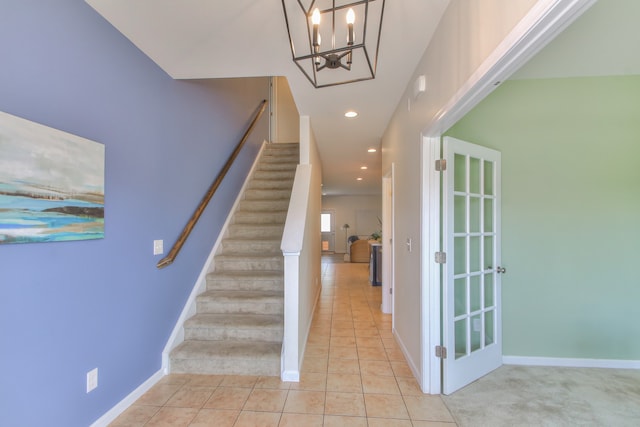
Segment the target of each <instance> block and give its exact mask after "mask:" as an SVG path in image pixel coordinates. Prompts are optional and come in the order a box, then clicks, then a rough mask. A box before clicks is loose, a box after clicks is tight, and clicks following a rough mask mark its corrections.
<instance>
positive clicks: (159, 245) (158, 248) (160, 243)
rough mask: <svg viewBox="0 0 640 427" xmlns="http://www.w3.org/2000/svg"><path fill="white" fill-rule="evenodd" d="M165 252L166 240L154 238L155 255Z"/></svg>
mask: <svg viewBox="0 0 640 427" xmlns="http://www.w3.org/2000/svg"><path fill="white" fill-rule="evenodd" d="M163 252H164V240H154V241H153V254H154V255H162V253H163Z"/></svg>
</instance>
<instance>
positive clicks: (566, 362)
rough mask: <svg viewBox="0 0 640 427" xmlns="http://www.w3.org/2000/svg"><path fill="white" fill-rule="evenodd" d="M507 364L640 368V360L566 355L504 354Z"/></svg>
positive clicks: (503, 357) (503, 360) (503, 358)
mask: <svg viewBox="0 0 640 427" xmlns="http://www.w3.org/2000/svg"><path fill="white" fill-rule="evenodd" d="M502 363H504V364H505V365H521V366H558V367H568V368H611V369H640V360H617V359H571V358H564V357H526V356H502Z"/></svg>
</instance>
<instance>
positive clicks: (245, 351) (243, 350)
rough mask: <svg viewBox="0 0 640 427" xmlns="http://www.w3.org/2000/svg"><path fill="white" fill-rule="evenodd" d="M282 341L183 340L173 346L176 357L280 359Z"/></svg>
mask: <svg viewBox="0 0 640 427" xmlns="http://www.w3.org/2000/svg"><path fill="white" fill-rule="evenodd" d="M281 348H282V343H273V342H266V341H256V342H244V341H196V340H194V341H185V342H183V343H182V344H180V345H179V346H178V347H176V348H175V350H174V351H173V356H174V357H175V358H176V359H181V358H185V357H189V358H195V359H206V358H216V357H233V358H238V359H248V360H257V359H259V358H260V357H263V356H271V357H276V358H277V359H278V360H280V350H281Z"/></svg>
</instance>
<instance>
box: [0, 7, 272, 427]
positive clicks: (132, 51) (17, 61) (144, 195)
mask: <svg viewBox="0 0 640 427" xmlns="http://www.w3.org/2000/svg"><path fill="white" fill-rule="evenodd" d="M212 60H213V58H212ZM267 94H268V82H267V79H250V80H236V79H231V80H218V81H174V80H172V79H171V78H169V77H168V76H167V75H166V74H165V73H164V72H163V71H162V70H161V69H159V68H158V67H157V66H156V65H155V64H154V63H153V62H152V61H151V60H149V59H148V58H147V57H146V56H145V55H144V54H142V53H141V52H140V51H139V50H137V48H135V47H134V46H133V45H132V44H131V43H130V42H129V41H128V40H127V39H126V38H124V37H123V36H122V35H121V34H120V33H118V32H117V31H116V30H115V29H114V28H113V27H111V26H110V25H109V24H108V23H107V22H105V21H104V20H103V19H102V18H101V17H100V16H99V15H98V14H96V13H95V12H94V11H93V9H91V8H90V7H89V6H88V5H87V4H86V3H84V2H83V1H81V0H49V1H41V0H4V1H3V2H2V4H1V5H0V110H1V111H4V112H7V113H10V114H13V115H16V116H19V117H23V118H26V119H29V120H33V121H35V122H38V123H42V124H45V125H47V126H51V127H54V128H57V129H60V130H63V131H66V132H69V133H72V134H75V135H79V136H82V137H85V138H89V139H91V140H94V141H97V142H100V143H103V144H104V145H105V151H106V177H105V178H106V181H105V187H106V189H105V193H106V197H105V235H106V237H105V239H103V240H94V241H81V242H63V243H43V244H23V245H2V246H0V337H1V339H2V346H1V348H0V425H2V426H44V425H46V426H65V427H68V426H86V425H89V424H91V423H92V422H93V421H95V420H96V419H98V418H99V417H100V416H102V415H103V414H104V413H105V412H106V411H108V410H109V409H110V408H111V407H113V405H115V404H116V403H117V402H119V401H120V400H121V399H123V398H124V397H125V396H127V395H128V394H129V393H130V392H131V391H133V390H134V389H135V388H136V387H138V386H139V385H140V384H141V383H142V382H144V381H145V380H146V379H147V378H149V377H150V376H151V375H153V374H154V373H155V372H157V371H158V370H159V369H160V367H161V352H162V349H163V348H164V346H165V344H166V341H167V338H168V336H169V334H170V333H171V330H172V328H173V326H174V324H175V321H176V319H177V317H178V315H179V313H180V311H181V310H182V307H183V305H184V302H185V301H186V299H187V297H188V295H189V292H190V291H191V288H192V286H193V284H194V283H195V281H196V279H197V277H198V274H199V272H200V270H201V268H202V266H203V264H204V262H205V260H206V258H207V256H208V254H209V252H210V250H211V248H212V246H213V244H214V242H215V239H216V237H217V235H218V234H219V231H220V229H221V227H222V224H223V222H224V220H225V218H226V216H227V214H228V212H229V209H230V208H231V206H232V204H233V201H234V200H235V197H236V195H237V193H238V190H239V189H240V187H241V185H242V182H243V180H244V177H245V176H246V173H247V172H248V170H249V168H250V166H251V163H252V162H253V159H254V158H255V155H256V154H257V151H258V149H259V144H260V143H261V142H262V140H263V139H265V138H266V137H267V129H268V127H267V120H266V115H265V116H264V118H263V119H262V120H261V123H260V126H259V128H258V131H257V132H256V133H254V135H253V136H252V138H251V139H250V141H249V142H248V144H247V146H245V149H244V150H243V153H242V155H241V156H240V158H239V159H238V161H237V162H236V165H235V166H234V168H233V169H232V171H231V172H230V175H229V176H228V177H227V180H226V181H225V182H224V183H223V185H222V186H221V188H220V189H219V191H218V194H216V196H215V197H214V199H213V200H212V202H211V204H210V206H209V208H208V209H207V210H206V211H205V214H204V216H203V217H202V218H201V221H200V223H199V224H198V226H197V227H196V229H195V235H193V236H192V238H191V239H190V241H189V242H187V244H186V245H185V247H184V248H183V251H182V253H181V254H180V256H179V257H178V259H177V260H176V262H175V263H174V264H173V265H171V266H170V267H168V268H165V269H163V270H158V269H156V267H155V264H156V262H157V261H158V260H159V259H160V258H161V257H160V256H153V254H152V247H153V244H152V242H153V240H154V239H164V241H165V249H166V248H167V247H168V246H170V245H171V244H172V243H173V242H174V241H175V239H176V237H177V235H178V233H179V232H180V231H181V230H182V227H183V226H184V224H185V222H186V221H187V219H188V217H189V215H190V214H191V213H192V211H193V209H194V208H195V206H196V205H197V203H198V201H199V200H200V198H201V197H202V195H203V194H204V192H205V191H206V189H207V188H208V186H209V184H210V183H211V181H212V180H213V179H214V178H215V176H216V174H217V172H218V171H219V170H220V168H221V167H222V165H223V162H224V161H225V160H226V158H227V157H228V155H229V154H230V153H231V151H232V150H233V147H234V146H235V144H236V143H237V141H238V140H239V139H240V137H241V136H242V133H243V132H244V129H245V128H246V126H247V124H248V121H249V117H250V116H251V115H252V113H253V112H254V111H255V109H256V107H257V105H258V102H259V101H260V100H261V99H263V98H265V97H267ZM95 367H97V368H98V369H99V386H98V388H97V389H96V390H94V391H93V392H91V393H89V394H87V393H86V391H85V388H86V373H87V372H88V371H89V370H91V369H93V368H95Z"/></svg>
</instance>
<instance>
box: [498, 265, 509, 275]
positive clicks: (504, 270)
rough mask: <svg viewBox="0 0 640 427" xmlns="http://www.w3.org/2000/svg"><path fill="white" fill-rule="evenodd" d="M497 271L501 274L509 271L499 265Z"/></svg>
mask: <svg viewBox="0 0 640 427" xmlns="http://www.w3.org/2000/svg"><path fill="white" fill-rule="evenodd" d="M496 272H497V273H498V274H501V273H502V274H504V273H506V272H507V269H506V268H504V267H500V266H497V267H496Z"/></svg>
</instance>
